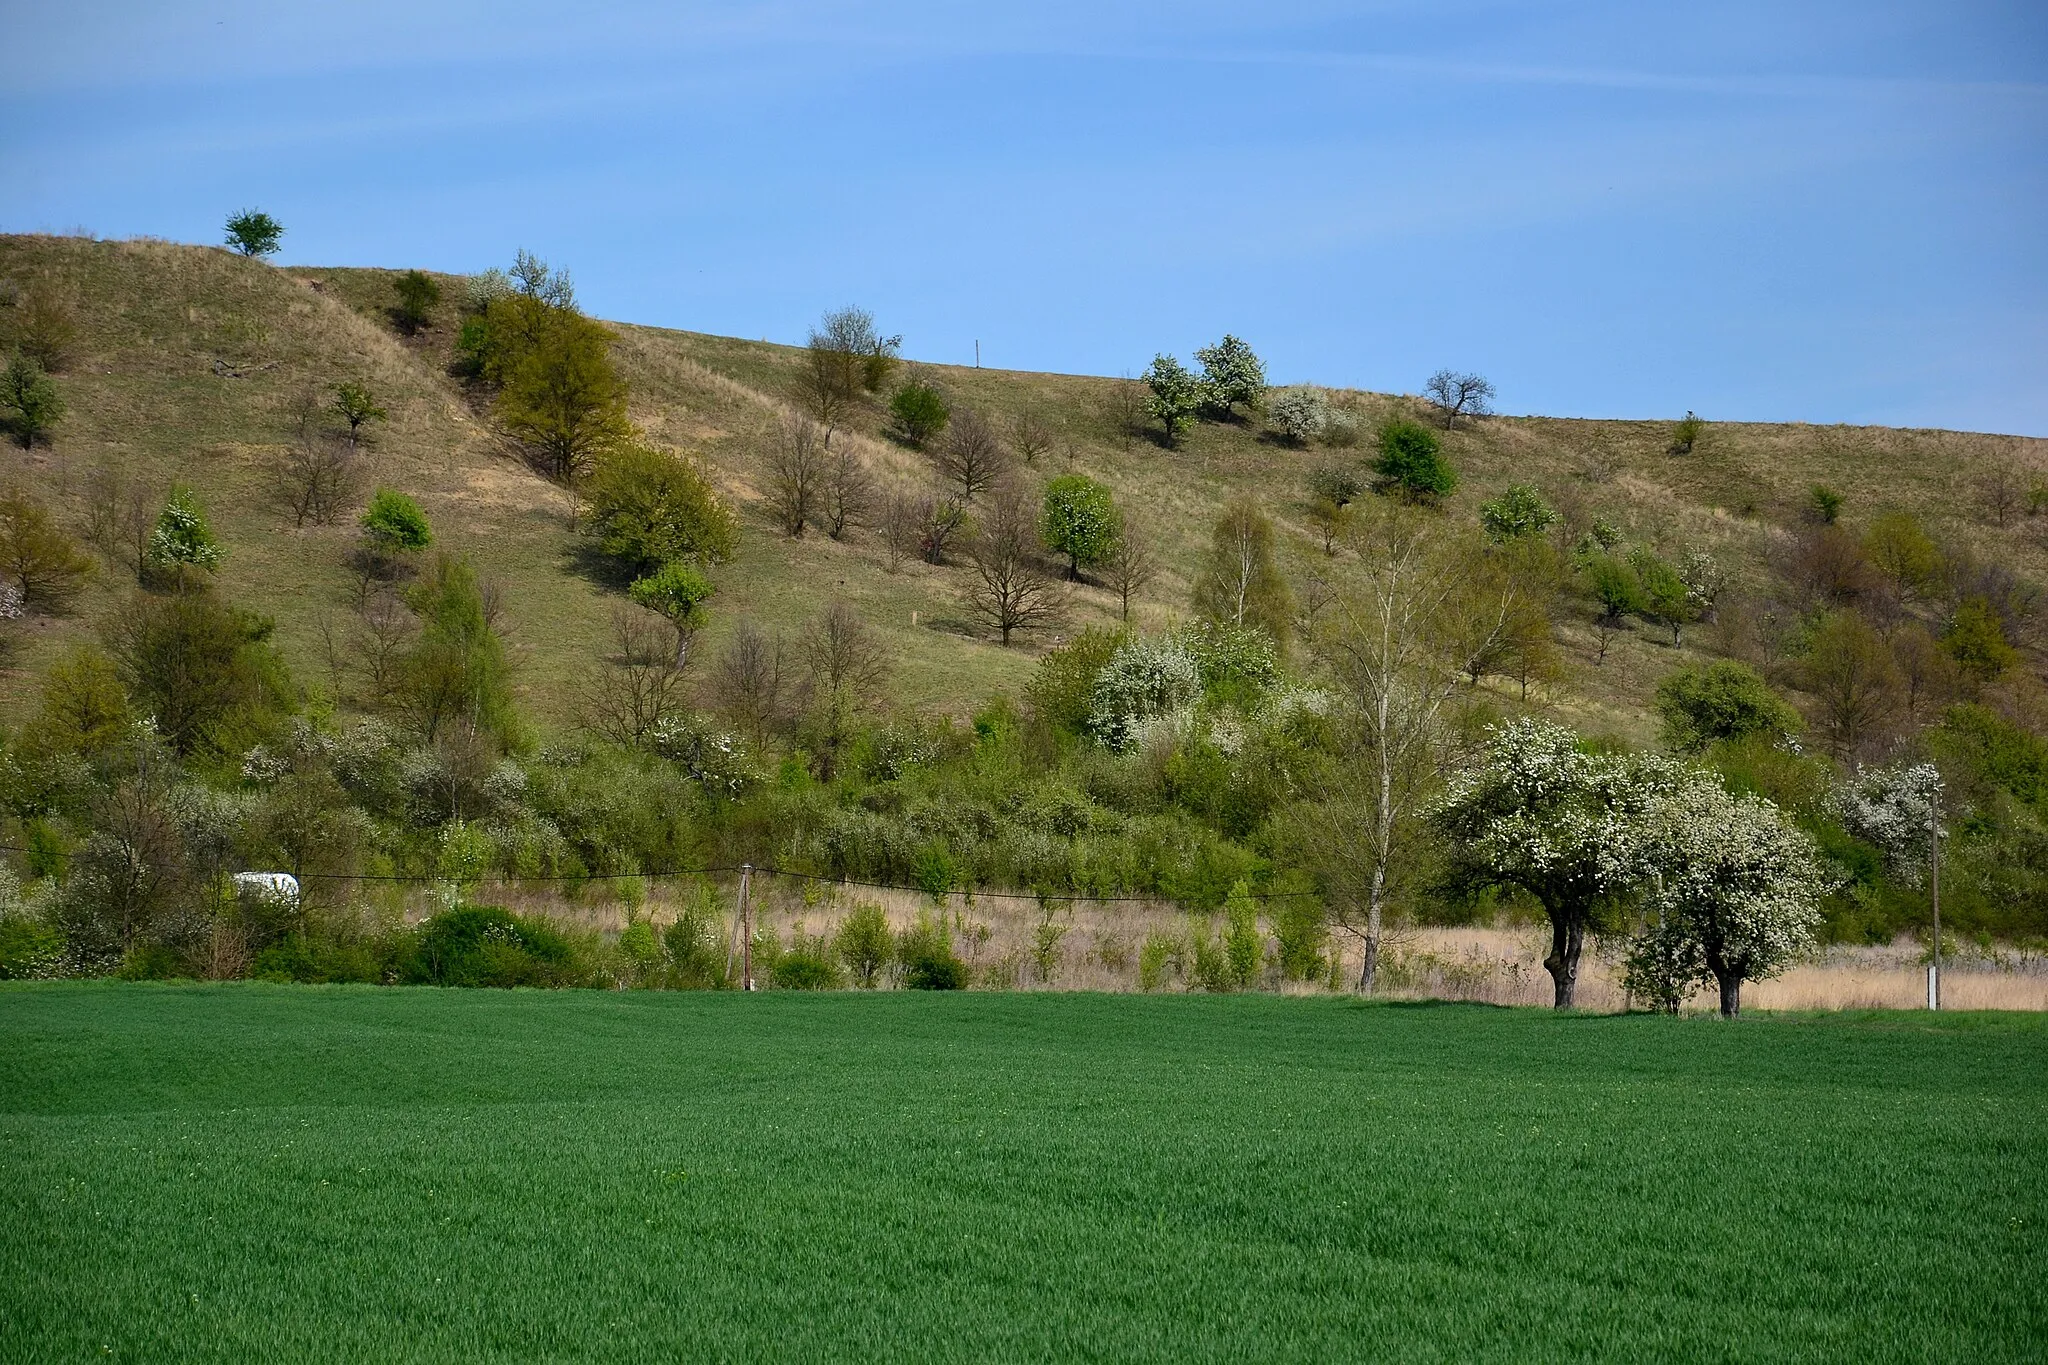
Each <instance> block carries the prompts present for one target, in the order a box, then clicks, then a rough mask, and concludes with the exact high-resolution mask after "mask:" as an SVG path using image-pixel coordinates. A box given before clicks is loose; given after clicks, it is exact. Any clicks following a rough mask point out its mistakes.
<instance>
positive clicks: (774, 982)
mask: <svg viewBox="0 0 2048 1365" xmlns="http://www.w3.org/2000/svg"><path fill="white" fill-rule="evenodd" d="M844 982H845V974H844V973H843V972H841V971H840V968H839V963H838V962H837V961H836V960H834V957H833V953H832V945H831V944H830V943H828V942H827V941H826V939H825V936H824V935H823V934H806V933H804V932H803V930H801V929H799V930H797V931H796V933H795V934H794V935H792V936H791V939H790V944H789V946H788V947H787V948H784V949H783V950H782V951H781V952H780V953H778V954H776V957H775V961H774V964H773V965H772V966H771V967H770V968H769V971H768V984H769V985H771V986H773V987H775V988H776V989H777V990H784V991H829V990H836V989H838V987H839V986H841V985H842V984H844Z"/></svg>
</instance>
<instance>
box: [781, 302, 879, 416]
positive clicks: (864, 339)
mask: <svg viewBox="0 0 2048 1365" xmlns="http://www.w3.org/2000/svg"><path fill="white" fill-rule="evenodd" d="M902 344H903V338H902V337H900V336H896V337H885V336H882V335H881V334H879V333H878V332H876V331H875V317H874V314H872V313H870V312H868V311H867V310H866V309H862V308H840V309H837V310H835V311H833V312H830V313H827V314H825V316H824V317H823V318H822V319H821V320H820V321H819V324H818V326H817V327H815V328H813V329H812V331H811V335H810V340H809V342H808V343H807V344H806V346H805V348H804V365H803V369H802V370H801V371H799V373H798V379H797V388H798V392H799V395H800V396H801V397H802V399H803V400H804V405H805V406H806V407H807V408H808V409H809V410H810V411H811V412H812V413H814V414H816V416H817V419H818V420H819V421H820V422H822V423H824V424H825V425H826V426H827V427H833V426H837V425H838V423H839V419H840V417H841V416H842V415H844V413H845V411H846V409H847V408H848V407H850V406H851V405H852V404H853V403H855V402H856V401H858V400H859V398H860V396H861V394H863V393H873V392H875V391H876V390H877V389H879V388H881V387H882V385H883V383H885V382H886V381H887V380H888V378H889V372H890V371H891V370H892V369H894V368H895V365H896V353H897V351H898V349H899V348H900V347H901V346H902Z"/></svg>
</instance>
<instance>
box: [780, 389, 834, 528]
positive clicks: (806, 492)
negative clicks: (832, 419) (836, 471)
mask: <svg viewBox="0 0 2048 1365" xmlns="http://www.w3.org/2000/svg"><path fill="white" fill-rule="evenodd" d="M828 444H829V441H828V433H827V432H826V430H825V428H823V427H821V426H819V425H818V424H817V423H816V422H813V421H812V420H811V419H810V418H808V417H801V416H798V417H788V418H785V419H784V420H783V421H782V422H781V424H780V425H778V426H777V428H776V430H775V435H774V437H773V438H772V443H771V444H770V445H769V447H768V460H767V466H768V468H767V474H768V479H767V483H768V510H769V512H770V514H771V515H773V516H774V518H775V524H776V525H778V526H780V527H781V528H782V529H783V531H784V533H785V534H788V535H792V536H800V535H802V534H803V533H804V527H805V526H807V525H810V524H813V523H815V522H817V521H818V520H819V504H820V502H821V501H822V499H823V496H824V488H825V478H826V467H827V465H828V463H829V461H830V455H829V452H828Z"/></svg>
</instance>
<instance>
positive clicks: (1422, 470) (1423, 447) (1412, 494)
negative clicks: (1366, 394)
mask: <svg viewBox="0 0 2048 1365" xmlns="http://www.w3.org/2000/svg"><path fill="white" fill-rule="evenodd" d="M1379 447H1380V454H1379V459H1378V460H1377V461H1376V462H1375V463H1374V465H1373V472H1374V473H1376V474H1378V475H1379V480H1380V491H1382V492H1386V493H1393V494H1396V495H1398V496H1400V497H1403V498H1406V499H1407V500H1408V501H1410V502H1415V503H1435V502H1439V501H1441V500H1442V499H1444V498H1446V497H1448V496H1450V493H1451V491H1452V490H1453V489H1455V488H1456V487H1457V486H1458V475H1457V472H1456V471H1455V470H1453V469H1452V468H1451V466H1450V462H1449V461H1447V460H1445V459H1444V457H1443V451H1442V448H1441V447H1440V446H1439V444H1438V442H1437V439H1436V433H1435V432H1433V431H1431V430H1430V429H1429V428H1428V427H1425V426H1423V425H1422V424H1421V423H1419V422H1411V421H1408V420H1407V419H1406V418H1396V419H1394V420H1393V421H1391V422H1388V423H1387V424H1386V425H1385V426H1383V427H1381V428H1380V439H1379Z"/></svg>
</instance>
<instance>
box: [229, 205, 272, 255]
mask: <svg viewBox="0 0 2048 1365" xmlns="http://www.w3.org/2000/svg"><path fill="white" fill-rule="evenodd" d="M283 240H284V225H283V224H281V223H279V222H278V221H277V219H275V218H272V217H271V216H270V215H269V214H267V213H263V212H261V211H259V210H257V209H243V210H242V211H241V212H240V213H237V214H235V215H234V216H233V217H232V218H230V219H228V240H227V244H228V245H229V246H231V247H233V248H234V249H235V250H237V251H239V252H241V253H242V254H243V255H244V256H269V255H272V254H274V253H275V252H276V251H277V246H278V243H279V242H281V241H283Z"/></svg>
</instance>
